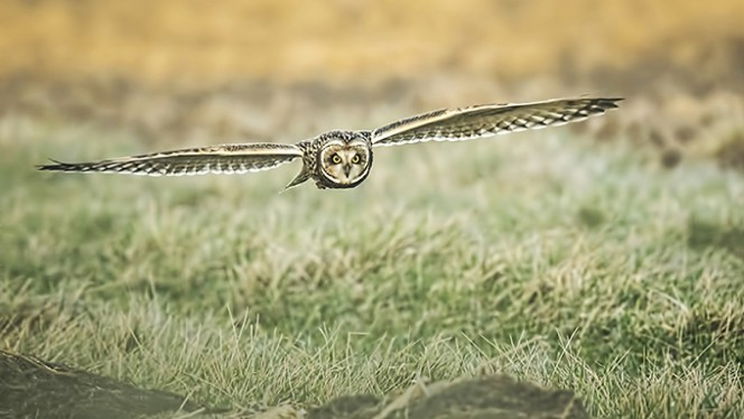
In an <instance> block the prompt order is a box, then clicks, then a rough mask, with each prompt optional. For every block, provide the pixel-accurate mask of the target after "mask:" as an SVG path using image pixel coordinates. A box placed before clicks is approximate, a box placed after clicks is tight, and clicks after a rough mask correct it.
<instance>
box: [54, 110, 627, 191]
mask: <svg viewBox="0 0 744 419" xmlns="http://www.w3.org/2000/svg"><path fill="white" fill-rule="evenodd" d="M620 100H622V99H621V98H581V99H556V100H548V101H544V102H534V103H524V104H512V105H510V104H495V105H476V106H470V107H466V108H457V109H442V110H438V111H433V112H429V113H425V114H421V115H416V116H412V117H409V118H405V119H402V120H400V121H396V122H393V123H390V124H388V125H385V126H383V127H380V128H377V129H375V130H373V131H347V130H335V131H329V132H326V133H323V134H320V135H318V136H317V137H315V138H312V139H309V140H304V141H300V142H299V143H297V144H276V143H247V144H224V145H217V146H210V147H202V148H191V149H184V150H174V151H165V152H159V153H153V154H144V155H140V156H132V157H123V158H117V159H108V160H101V161H95V162H87V163H62V162H57V161H54V162H53V164H47V165H42V166H39V169H40V170H53V171H63V172H103V173H126V174H135V175H149V176H179V175H198V174H206V173H220V174H234V173H238V174H240V173H247V172H255V171H259V170H266V169H271V168H274V167H276V166H279V165H281V164H284V163H287V162H289V161H292V160H294V159H295V158H298V157H301V158H302V163H303V166H302V170H301V171H300V173H299V174H298V175H297V176H296V177H295V178H294V179H293V180H292V181H291V182H290V183H289V185H287V188H290V187H293V186H296V185H299V184H301V183H303V182H305V181H307V180H308V179H313V180H314V181H315V184H316V186H317V187H318V188H321V189H325V188H353V187H355V186H357V185H359V184H360V183H362V182H363V181H364V180H365V179H366V178H367V176H368V175H369V173H370V169H371V167H372V160H373V153H372V148H373V147H378V146H391V145H399V144H409V143H416V142H423V141H461V140H469V139H475V138H482V137H490V136H493V135H497V134H504V133H508V132H515V131H522V130H526V129H538V128H544V127H547V126H554V125H562V124H566V123H569V122H575V121H581V120H584V119H586V118H588V117H590V116H593V115H600V114H603V113H605V112H606V111H607V110H609V109H613V108H617V106H618V105H617V102H619V101H620Z"/></svg>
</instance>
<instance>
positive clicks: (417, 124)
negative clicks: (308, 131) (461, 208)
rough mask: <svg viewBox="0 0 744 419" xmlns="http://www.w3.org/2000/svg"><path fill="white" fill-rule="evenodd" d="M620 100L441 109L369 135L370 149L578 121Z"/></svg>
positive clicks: (581, 100)
mask: <svg viewBox="0 0 744 419" xmlns="http://www.w3.org/2000/svg"><path fill="white" fill-rule="evenodd" d="M621 100H623V99H622V98H580V99H554V100H548V101H544V102H533V103H523V104H494V105H476V106H469V107H466V108H457V109H441V110H438V111H434V112H429V113H425V114H421V115H416V116H412V117H409V118H406V119H402V120H400V121H396V122H393V123H391V124H388V125H385V126H383V127H380V128H377V129H376V130H374V131H372V145H373V146H375V147H376V146H390V145H398V144H408V143H417V142H422V141H461V140H470V139H474V138H482V137H490V136H493V135H497V134H505V133H508V132H515V131H522V130H527V129H538V128H544V127H547V126H553V125H562V124H566V123H569V122H574V121H581V120H584V119H586V118H588V117H590V116H593V115H600V114H603V113H605V112H606V111H607V110H609V109H613V108H617V107H618V104H617V103H618V102H619V101H621Z"/></svg>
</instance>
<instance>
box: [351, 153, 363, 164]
mask: <svg viewBox="0 0 744 419" xmlns="http://www.w3.org/2000/svg"><path fill="white" fill-rule="evenodd" d="M361 160H362V158H361V157H359V154H354V157H352V158H351V162H352V163H354V164H359V162H360V161H361Z"/></svg>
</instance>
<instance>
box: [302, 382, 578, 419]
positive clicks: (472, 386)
mask: <svg viewBox="0 0 744 419" xmlns="http://www.w3.org/2000/svg"><path fill="white" fill-rule="evenodd" d="M588 417H589V416H588V415H587V413H586V411H585V410H584V407H583V405H582V404H581V401H580V400H578V399H577V398H576V397H575V396H574V395H573V393H571V392H569V391H560V390H559V391H555V390H546V389H543V388H540V387H538V386H535V385H533V384H530V383H525V382H517V381H515V380H513V379H511V378H509V377H506V376H485V377H477V378H471V379H463V380H458V381H455V382H453V383H445V382H439V383H434V384H432V385H429V386H426V385H423V384H416V385H414V386H413V387H411V388H409V389H408V390H407V391H405V392H404V393H403V394H402V395H400V396H398V397H397V398H394V399H391V400H387V401H379V400H376V399H375V398H373V397H371V396H351V397H341V398H338V399H335V400H333V401H331V402H329V403H328V404H326V405H325V406H322V407H319V408H316V409H313V410H311V411H310V412H309V413H308V416H307V418H308V419H336V418H339V419H340V418H354V419H373V418H374V419H378V418H379V419H382V418H386V419H393V418H396V419H398V418H407V419H455V418H463V419H475V418H480V419H487V418H488V419H491V418H493V419H499V418H588Z"/></svg>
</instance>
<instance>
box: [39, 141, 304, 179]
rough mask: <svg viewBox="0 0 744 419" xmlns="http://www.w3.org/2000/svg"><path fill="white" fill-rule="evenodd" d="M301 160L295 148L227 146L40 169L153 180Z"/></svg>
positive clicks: (256, 168) (57, 164) (249, 169)
mask: <svg viewBox="0 0 744 419" xmlns="http://www.w3.org/2000/svg"><path fill="white" fill-rule="evenodd" d="M301 156H302V150H300V148H299V147H297V146H295V145H292V144H274V143H247V144H223V145H215V146H209V147H201V148H190V149H183V150H173V151H163V152H159V153H152V154H143V155H140V156H132V157H122V158H116V159H108V160H101V161H95V162H86V163H62V162H58V161H54V160H53V164H46V165H41V166H38V169H39V170H53V171H61V172H103V173H126V174H132V175H149V176H182V175H203V174H207V173H221V174H242V173H247V172H256V171H259V170H266V169H271V168H273V167H276V166H279V165H280V164H284V163H287V162H289V161H291V160H292V159H294V158H297V157H301Z"/></svg>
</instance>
